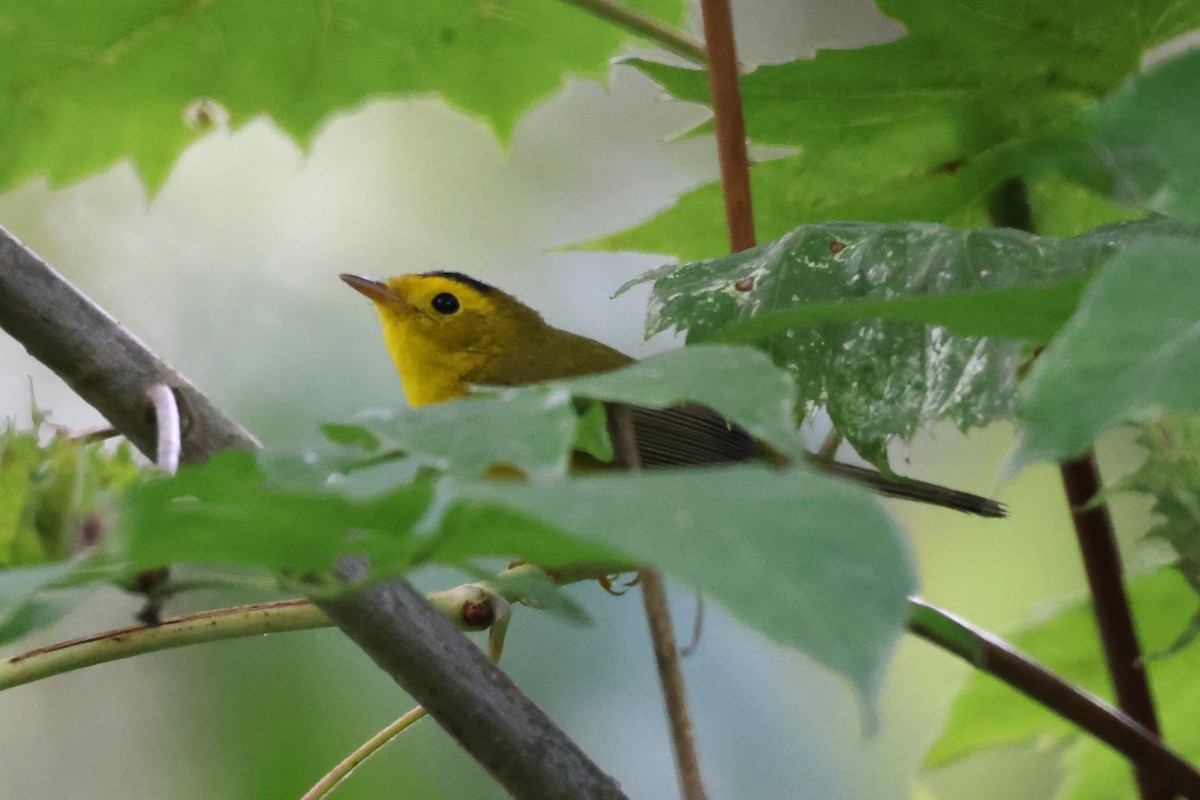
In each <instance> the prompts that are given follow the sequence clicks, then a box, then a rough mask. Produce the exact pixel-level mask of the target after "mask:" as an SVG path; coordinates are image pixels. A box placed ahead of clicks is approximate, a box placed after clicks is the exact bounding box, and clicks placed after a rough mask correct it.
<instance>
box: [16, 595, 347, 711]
mask: <svg viewBox="0 0 1200 800" xmlns="http://www.w3.org/2000/svg"><path fill="white" fill-rule="evenodd" d="M331 624H332V623H331V622H330V621H329V618H328V617H327V616H325V614H323V613H322V612H321V610H320V609H318V608H317V607H316V606H314V605H313V604H312V603H310V602H309V601H307V600H280V601H277V602H274V603H259V604H256V605H247V606H237V607H234V608H221V609H217V610H215V611H202V612H200V613H199V614H189V615H187V616H183V617H171V618H168V619H164V620H163V621H162V622H161V623H160V624H158V625H133V626H130V627H128V628H119V629H117V630H112V631H105V632H104V633H97V634H94V635H92V636H85V637H83V638H81V639H72V640H71V641H67V642H59V643H57V644H52V645H50V646H48V647H40V648H38V649H36V650H30V651H29V652H27V653H22V654H20V655H16V656H12V657H11V658H6V659H3V660H0V690H4V689H11V688H12V687H14V686H21V685H22V684H26V683H32V682H33V681H37V680H41V679H43V678H49V677H52V676H54V675H61V674H62V673H64V672H71V671H74V670H77V669H83V668H84V667H91V666H95V665H96V664H106V663H108V662H110V661H118V660H120V659H124V658H131V657H133V656H137V655H142V654H143V653H154V652H157V651H159V650H170V649H173V648H176V647H185V646H187V645H192V644H200V643H202V642H215V641H220V640H223V639H238V638H242V637H246V636H261V635H263V634H266V633H278V632H280V631H300V630H311V629H313V628H327V627H329V626H330V625H331Z"/></svg>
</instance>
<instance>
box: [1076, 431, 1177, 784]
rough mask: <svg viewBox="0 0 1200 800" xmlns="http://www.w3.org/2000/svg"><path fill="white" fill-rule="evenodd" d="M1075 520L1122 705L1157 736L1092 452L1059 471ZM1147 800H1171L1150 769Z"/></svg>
mask: <svg viewBox="0 0 1200 800" xmlns="http://www.w3.org/2000/svg"><path fill="white" fill-rule="evenodd" d="M1059 472H1060V473H1061V475H1062V482H1063V488H1064V489H1065V491H1066V494H1067V502H1068V503H1069V504H1070V506H1071V521H1072V522H1073V523H1074V525H1075V537H1076V539H1077V540H1078V541H1079V553H1080V555H1081V556H1082V557H1083V567H1084V571H1085V572H1086V573H1087V581H1088V589H1089V590H1090V592H1091V596H1092V609H1093V611H1094V612H1095V614H1096V624H1097V627H1098V628H1099V629H1100V643H1101V645H1102V646H1103V648H1104V659H1105V661H1106V663H1107V664H1108V674H1109V677H1110V678H1111V679H1112V683H1113V690H1114V692H1115V693H1116V696H1117V705H1118V706H1120V708H1121V710H1122V711H1124V712H1125V713H1126V714H1128V715H1129V716H1130V717H1132V718H1133V719H1135V720H1137V721H1138V723H1140V724H1141V725H1142V727H1144V728H1145V729H1146V730H1148V731H1150V732H1152V733H1154V734H1155V735H1158V733H1159V728H1158V717H1157V714H1156V713H1155V710H1154V698H1153V697H1152V695H1151V694H1150V683H1149V681H1148V680H1147V678H1146V665H1145V662H1144V661H1143V659H1142V651H1141V646H1140V645H1139V643H1138V638H1137V631H1136V630H1135V628H1134V623H1133V610H1132V608H1131V606H1130V604H1129V596H1128V595H1127V594H1126V592H1125V578H1124V574H1123V569H1122V567H1121V553H1120V551H1119V549H1118V548H1117V534H1116V531H1115V530H1114V529H1113V522H1112V515H1111V514H1110V513H1109V510H1108V504H1107V503H1106V502H1104V501H1103V500H1101V499H1099V495H1100V492H1101V487H1102V483H1101V480H1100V469H1099V467H1098V466H1097V465H1096V456H1095V454H1094V453H1093V452H1091V451H1089V452H1088V453H1087V454H1085V455H1084V456H1083V457H1082V458H1079V459H1076V460H1074V461H1067V462H1064V463H1063V464H1061V465H1060V466H1059ZM1136 778H1137V783H1138V789H1139V791H1140V793H1141V796H1142V799H1143V800H1169V798H1170V797H1171V792H1170V791H1169V790H1168V789H1166V787H1164V786H1163V785H1162V781H1161V780H1159V779H1158V776H1157V775H1155V774H1153V773H1152V772H1151V771H1150V770H1148V769H1145V768H1139V769H1137V771H1136Z"/></svg>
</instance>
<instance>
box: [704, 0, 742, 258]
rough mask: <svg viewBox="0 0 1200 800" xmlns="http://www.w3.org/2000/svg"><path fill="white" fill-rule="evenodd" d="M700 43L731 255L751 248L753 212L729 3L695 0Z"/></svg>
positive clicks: (713, 0)
mask: <svg viewBox="0 0 1200 800" xmlns="http://www.w3.org/2000/svg"><path fill="white" fill-rule="evenodd" d="M700 11H701V14H702V15H703V17H704V41H705V46H706V47H707V49H708V58H709V64H708V86H709V90H710V91H711V93H712V102H713V116H714V118H715V121H716V128H717V159H718V160H719V161H720V164H721V191H722V192H723V193H724V196H725V225H726V227H728V229H729V246H730V250H731V252H734V253H737V252H739V251H741V250H746V249H748V248H751V247H753V246H754V241H755V240H754V210H753V206H752V205H751V202H750V158H749V156H748V155H747V153H746V123H745V121H744V120H743V118H742V94H741V91H740V90H739V89H738V61H737V47H736V46H735V44H734V36H733V15H732V14H731V13H730V11H729V0H700Z"/></svg>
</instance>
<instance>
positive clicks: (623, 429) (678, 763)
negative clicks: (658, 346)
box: [609, 403, 706, 800]
mask: <svg viewBox="0 0 1200 800" xmlns="http://www.w3.org/2000/svg"><path fill="white" fill-rule="evenodd" d="M610 409H611V410H610V412H609V413H610V415H611V416H610V425H611V431H612V433H613V434H614V435H613V436H612V439H613V449H614V451H615V452H616V455H617V458H618V460H619V461H620V463H621V464H622V465H624V467H625V468H626V469H629V470H634V471H636V470H639V469H641V466H642V459H641V455H640V453H639V452H638V445H637V434H636V432H635V431H634V428H633V417H632V415H631V414H630V413H629V406H627V405H625V404H624V403H618V404H614V405H612V406H610ZM638 577H639V583H640V584H641V586H642V605H643V606H644V607H645V609H646V620H647V621H648V622H649V625H650V642H651V644H652V646H653V648H654V661H655V664H656V665H657V666H658V680H659V684H660V685H661V686H662V692H663V701H664V702H665V703H666V706H667V719H668V721H669V723H670V727H671V745H672V748H673V749H674V751H675V767H676V770H677V771H678V773H679V785H680V788H681V789H682V790H683V797H684V800H704V798H705V797H706V794H705V791H704V778H703V776H702V775H701V773H700V757H699V755H698V754H697V752H696V737H695V735H694V733H693V731H692V718H691V714H690V712H689V711H688V702H687V690H686V688H685V687H684V683H683V670H682V668H681V667H680V663H679V649H678V647H677V646H676V644H675V630H674V627H673V625H672V624H671V608H670V606H669V605H668V604H667V591H666V586H665V584H664V583H663V578H662V575H661V574H660V573H659V572H658V571H657V570H653V569H643V570H641V571H640V572H639V573H638Z"/></svg>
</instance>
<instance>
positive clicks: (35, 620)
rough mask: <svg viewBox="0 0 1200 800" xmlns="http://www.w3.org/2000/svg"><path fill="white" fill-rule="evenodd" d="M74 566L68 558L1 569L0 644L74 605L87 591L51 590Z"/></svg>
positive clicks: (49, 621)
mask: <svg viewBox="0 0 1200 800" xmlns="http://www.w3.org/2000/svg"><path fill="white" fill-rule="evenodd" d="M74 570H75V565H74V564H72V563H69V562H58V563H55V564H40V565H38V566H35V567H16V568H12V569H0V644H7V643H8V642H11V641H14V640H16V639H19V638H21V637H22V636H25V635H26V634H28V633H31V632H33V631H35V630H38V629H39V628H44V627H46V626H47V625H51V624H53V623H54V622H57V621H58V620H59V619H61V618H62V616H63V615H64V614H66V613H67V612H68V611H70V610H71V609H72V608H74V607H75V606H76V605H77V604H78V603H79V601H80V600H82V599H83V597H84V595H85V592H84V591H82V590H78V589H68V590H60V591H49V590H52V589H54V587H55V586H56V585H57V584H59V583H60V582H62V581H63V580H65V579H66V578H68V577H69V576H70V575H71V573H72V572H73V571H74ZM39 593H40V594H39Z"/></svg>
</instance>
